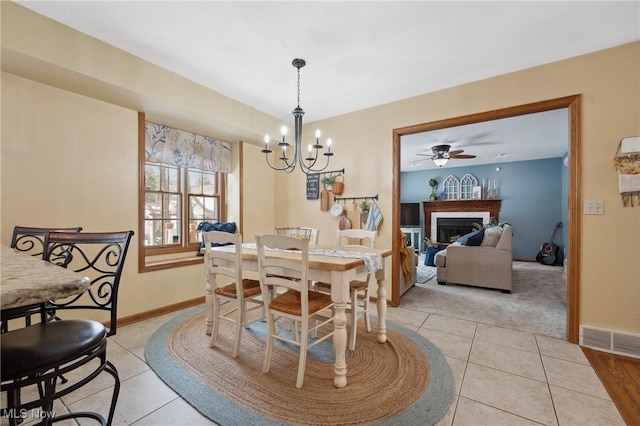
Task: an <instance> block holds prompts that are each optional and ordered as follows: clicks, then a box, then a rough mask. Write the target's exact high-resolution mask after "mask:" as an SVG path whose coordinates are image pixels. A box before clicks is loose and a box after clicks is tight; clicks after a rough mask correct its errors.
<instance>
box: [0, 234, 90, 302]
mask: <svg viewBox="0 0 640 426" xmlns="http://www.w3.org/2000/svg"><path fill="white" fill-rule="evenodd" d="M0 271H1V272H2V273H1V274H0V309H2V310H5V309H10V308H19V307H21V306H29V305H36V304H39V303H44V302H46V301H48V300H56V299H63V298H65V297H69V296H74V295H76V294H81V293H84V292H85V291H86V290H87V289H88V288H89V285H90V284H91V281H90V280H89V278H88V277H86V276H84V275H82V274H80V273H78V272H74V271H71V270H68V269H65V268H63V267H61V266H58V265H55V264H53V263H50V262H47V261H44V260H42V258H39V257H34V256H30V255H28V254H26V253H21V252H19V251H16V250H14V249H12V248H10V247H8V246H5V245H0Z"/></svg>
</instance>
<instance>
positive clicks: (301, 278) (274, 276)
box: [256, 235, 309, 311]
mask: <svg viewBox="0 0 640 426" xmlns="http://www.w3.org/2000/svg"><path fill="white" fill-rule="evenodd" d="M256 246H257V248H258V271H259V273H260V286H261V288H262V294H263V296H264V295H266V297H268V296H269V294H270V291H269V290H268V287H269V286H276V287H284V288H286V289H288V290H295V291H297V292H299V293H300V294H301V301H302V305H303V307H302V308H303V311H304V309H307V303H308V296H307V293H308V290H309V287H308V277H307V275H308V272H309V241H308V240H306V239H304V238H296V237H289V236H286V235H262V236H258V235H256ZM269 249H274V250H290V252H289V253H287V258H286V259H285V258H282V257H273V256H270V255H269Z"/></svg>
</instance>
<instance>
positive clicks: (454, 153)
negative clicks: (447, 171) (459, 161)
mask: <svg viewBox="0 0 640 426" xmlns="http://www.w3.org/2000/svg"><path fill="white" fill-rule="evenodd" d="M463 152H464V150H463V149H456V150H455V151H449V157H455V156H456V155H458V154H462V153H463Z"/></svg>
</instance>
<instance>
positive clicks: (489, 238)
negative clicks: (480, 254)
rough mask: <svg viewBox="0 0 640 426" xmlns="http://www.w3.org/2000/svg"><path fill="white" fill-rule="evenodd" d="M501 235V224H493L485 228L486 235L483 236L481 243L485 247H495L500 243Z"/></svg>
mask: <svg viewBox="0 0 640 426" xmlns="http://www.w3.org/2000/svg"><path fill="white" fill-rule="evenodd" d="M501 236H502V227H501V226H492V227H489V228H485V230H484V237H483V238H482V243H480V245H481V246H483V247H495V246H496V245H497V244H498V240H500V237H501Z"/></svg>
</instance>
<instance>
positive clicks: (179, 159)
mask: <svg viewBox="0 0 640 426" xmlns="http://www.w3.org/2000/svg"><path fill="white" fill-rule="evenodd" d="M144 133H145V136H144V139H145V140H144V150H145V159H146V161H148V162H151V163H164V164H171V165H173V166H177V167H189V168H194V169H200V170H204V171H207V172H218V173H229V172H231V143H230V142H225V141H219V140H216V139H213V138H211V137H209V136H202V135H197V134H195V133H190V132H185V131H183V130H177V129H172V128H170V127H168V126H165V125H162V124H156V123H151V122H149V121H146V122H145V126H144Z"/></svg>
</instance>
